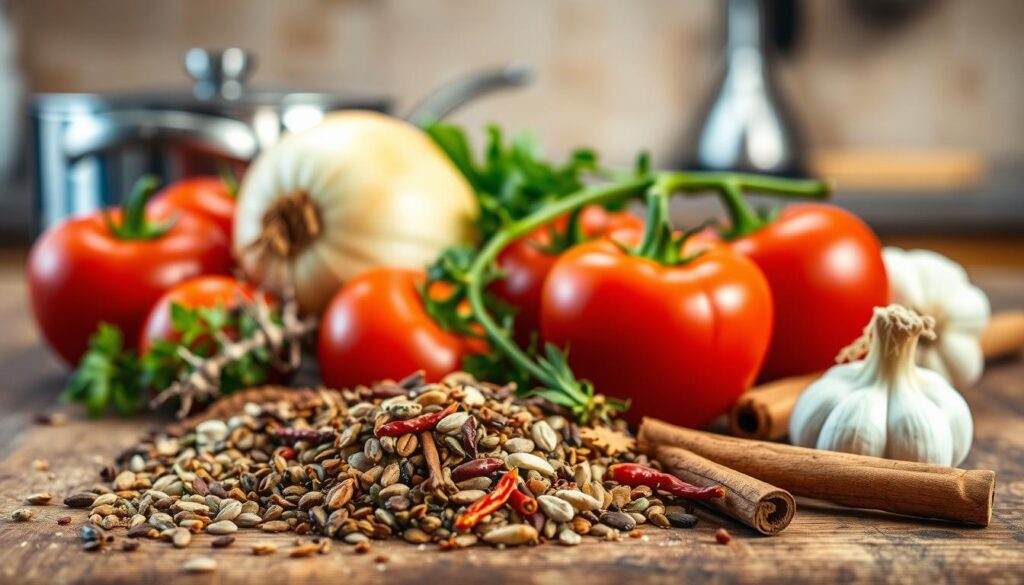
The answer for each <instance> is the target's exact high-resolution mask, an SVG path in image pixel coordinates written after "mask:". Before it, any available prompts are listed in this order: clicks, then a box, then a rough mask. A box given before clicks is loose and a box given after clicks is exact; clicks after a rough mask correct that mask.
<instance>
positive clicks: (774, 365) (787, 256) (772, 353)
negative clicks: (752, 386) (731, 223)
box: [731, 203, 889, 380]
mask: <svg viewBox="0 0 1024 585" xmlns="http://www.w3.org/2000/svg"><path fill="white" fill-rule="evenodd" d="M731 245H732V248H733V249H734V250H736V251H737V252H740V253H742V254H744V255H746V256H747V257H749V258H750V259H751V260H753V261H754V262H755V263H756V264H757V265H758V266H759V267H760V268H761V271H762V272H764V275H765V277H766V278H767V279H768V284H769V286H770V287H771V289H772V298H773V299H774V305H775V331H774V333H773V334H772V343H771V347H770V349H769V350H768V357H767V358H766V359H765V364H764V369H763V370H762V372H761V376H760V378H761V379H762V380H774V379H776V378H782V377H785V376H795V375H799V374H809V373H811V372H816V371H819V370H823V369H826V368H828V367H830V366H832V365H834V364H835V357H836V354H837V353H838V352H839V350H841V349H842V348H843V347H845V346H846V345H848V344H849V343H850V342H852V341H853V340H854V339H856V338H857V337H858V336H860V334H861V332H862V331H863V329H864V326H865V325H867V323H868V321H869V320H870V319H871V311H872V309H873V308H874V307H878V306H883V305H885V304H886V303H887V302H888V297H889V293H888V290H889V287H888V281H887V279H886V275H885V264H884V263H883V262H882V251H881V246H880V245H879V243H878V238H876V237H875V234H874V233H872V232H871V229H870V228H868V227H867V226H866V225H864V223H863V222H862V221H860V220H859V219H858V218H857V217H856V216H855V215H853V214H852V213H850V212H848V211H845V210H843V209H840V208H838V207H835V206H832V205H826V204H821V203H807V204H799V205H791V206H789V207H786V208H785V209H783V211H782V213H781V214H780V215H779V217H778V218H777V219H775V220H774V221H772V222H770V223H768V224H767V225H765V226H764V227H763V228H761V229H759V230H757V231H756V232H754V233H751V234H748V235H746V236H743V237H740V238H738V239H736V240H734V241H732V242H731Z"/></svg>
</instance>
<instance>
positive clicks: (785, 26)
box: [0, 0, 1024, 263]
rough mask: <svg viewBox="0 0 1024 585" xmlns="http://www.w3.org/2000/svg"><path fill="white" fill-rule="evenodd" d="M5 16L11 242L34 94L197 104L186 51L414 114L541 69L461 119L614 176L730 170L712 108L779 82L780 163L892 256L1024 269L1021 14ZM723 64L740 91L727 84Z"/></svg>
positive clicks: (482, 2)
mask: <svg viewBox="0 0 1024 585" xmlns="http://www.w3.org/2000/svg"><path fill="white" fill-rule="evenodd" d="M749 5H754V10H755V21H754V22H755V25H754V26H752V25H750V19H749V10H750V9H749ZM758 10H760V14H757V11H758ZM744 11H747V12H746V13H745V12H744ZM729 12H731V17H729V18H727V13H729ZM744 14H747V15H746V16H744ZM757 16H761V17H763V21H764V23H763V29H762V28H761V27H760V26H757V25H756V22H757V21H756V17H757ZM0 19H2V21H0V125H2V128H3V129H4V130H5V132H3V134H2V135H0V173H2V174H3V184H4V185H5V186H4V187H2V190H0V239H2V240H4V241H7V242H14V243H24V242H27V241H28V240H29V239H30V237H31V233H32V230H33V227H32V226H33V225H34V223H33V222H34V219H33V218H34V217H36V218H37V217H38V210H37V209H36V204H35V203H34V202H33V201H34V196H33V187H32V184H33V180H32V173H31V172H30V171H29V170H28V169H29V168H30V159H31V158H32V156H31V152H32V148H31V147H30V145H31V143H32V136H31V135H32V130H33V126H32V123H31V121H30V118H29V116H28V115H27V111H28V109H27V108H28V104H29V102H30V99H31V96H32V94H34V93H40V92H98V93H107V92H117V93H123V92H136V91H152V90H174V91H176V92H178V93H185V94H187V93H189V92H190V91H191V90H192V83H191V81H190V80H189V78H188V76H187V75H186V73H185V70H184V66H183V64H182V62H183V56H184V55H185V53H186V51H188V49H189V48H191V47H242V48H244V49H246V50H248V51H250V52H251V54H252V55H254V56H255V59H256V68H255V72H254V73H253V75H252V76H251V82H250V83H251V86H252V87H255V88H272V89H281V90H287V91H290V90H301V91H322V92H332V93H333V92H339V93H346V94H355V95H360V96H378V95H379V96H390V97H393V98H394V99H395V101H396V109H395V111H397V112H400V113H402V112H408V111H409V110H410V108H412V107H413V106H414V105H415V104H416V103H417V102H418V101H419V100H420V99H421V98H423V96H425V95H426V94H427V93H428V92H429V91H430V90H432V89H434V88H436V87H437V86H438V85H440V84H441V83H443V82H445V81H450V80H452V79H453V78H458V77H459V76H461V75H464V74H466V73H469V72H473V71H478V70H481V69H486V68H489V67H494V66H500V65H504V64H508V63H521V64H526V65H528V66H530V67H532V68H533V72H534V75H533V78H532V81H531V82H530V84H529V85H527V86H526V87H523V88H520V89H515V90H508V91H503V92H500V93H494V94H491V95H489V96H487V97H486V98H482V99H479V100H476V101H473V102H472V103H471V104H468V105H467V106H466V107H464V108H462V109H459V110H458V111H456V112H455V113H454V114H453V115H452V117H451V119H452V120H453V121H455V122H457V123H460V124H463V125H466V126H467V127H469V128H472V129H475V130H476V136H477V137H479V136H480V135H481V132H480V130H482V128H483V127H484V125H486V124H488V123H491V122H496V123H499V124H500V125H501V126H502V127H504V128H506V129H508V130H509V131H511V132H516V131H522V130H526V129H530V130H532V131H533V132H534V133H535V134H536V135H537V136H538V137H539V138H540V140H541V141H542V142H543V143H544V144H545V145H546V151H547V152H549V153H550V154H552V155H553V156H554V157H556V158H557V157H561V156H564V155H565V154H566V153H568V152H569V151H570V150H571V149H572V148H574V147H577V146H580V145H587V146H592V147H594V148H595V149H597V150H598V151H599V152H600V153H602V155H603V156H604V158H605V161H606V162H608V163H612V164H620V165H628V164H631V163H632V161H633V159H634V157H635V155H636V153H637V152H638V151H640V150H641V149H649V150H650V152H651V153H652V155H653V160H654V161H655V163H656V164H657V165H658V166H679V165H696V164H706V163H708V161H709V160H711V162H714V161H715V160H728V159H729V152H728V151H729V149H728V148H726V149H725V151H726V152H725V153H724V154H723V153H722V152H718V153H717V154H715V153H710V154H709V153H706V152H705V153H704V154H703V155H702V154H701V152H702V151H701V149H702V148H703V147H702V146H701V144H702V143H703V142H702V141H705V142H706V141H707V140H708V138H707V137H706V136H704V134H706V133H708V132H711V133H712V134H713V136H712V139H711V140H712V144H713V145H714V144H717V145H719V146H721V144H722V141H725V142H728V140H729V138H728V137H726V138H721V137H719V138H717V140H718V142H715V140H716V138H715V137H717V136H719V135H718V134H714V133H716V132H717V133H722V132H724V133H725V134H729V132H734V131H737V129H736V128H730V127H729V126H730V124H725V127H724V129H723V127H722V125H721V123H717V124H718V126H715V128H712V129H710V130H709V127H710V126H712V125H713V124H711V122H710V121H711V120H712V119H713V118H715V116H716V114H715V112H716V111H717V110H720V109H721V107H718V108H716V107H713V106H712V104H713V103H715V101H716V96H717V97H718V98H722V99H725V100H726V101H728V100H731V99H740V98H737V96H738V95H739V96H740V97H741V98H742V95H741V94H744V92H754V93H755V94H757V93H758V92H760V91H761V90H762V89H765V87H764V85H763V84H760V85H759V83H760V82H758V81H757V79H764V78H767V79H769V80H770V81H769V82H768V86H767V90H766V91H765V92H764V93H763V94H758V95H768V98H767V100H768V101H764V100H763V99H762V98H759V97H757V96H755V97H754V98H752V99H753V104H752V105H751V104H747V106H750V107H749V108H748V110H749V109H751V108H752V110H753V111H754V112H755V113H754V114H751V115H752V116H753V119H752V120H751V121H750V123H751V125H752V126H760V129H759V130H756V131H757V132H759V133H762V134H764V136H766V137H764V138H763V140H762V142H764V141H767V144H768V147H767V148H768V153H769V155H772V153H774V154H775V155H778V154H779V149H782V151H783V154H784V155H785V156H786V157H789V156H792V157H793V158H792V162H793V165H791V166H790V167H787V168H786V169H782V170H783V171H785V172H793V171H794V170H795V172H800V171H805V172H810V173H814V174H824V175H827V176H830V177H833V178H834V179H835V180H836V182H837V185H838V192H837V201H839V202H840V203H841V204H843V205H845V206H848V207H850V208H852V209H854V210H855V211H857V212H858V213H860V214H862V215H863V216H864V217H865V218H866V219H867V220H868V221H869V222H870V223H871V224H872V225H873V226H874V227H875V228H876V229H877V230H879V232H880V233H881V234H882V236H883V237H884V239H886V241H889V242H896V243H899V244H902V245H928V246H930V247H933V248H936V249H939V250H940V251H944V252H946V253H948V254H951V255H953V256H954V257H956V258H958V259H960V260H963V261H968V262H975V263H976V262H981V263H1017V262H1024V243H1022V242H1024V65H1022V63H1021V58H1022V56H1024V34H1022V30H1024V27H1022V25H1024V2H1020V1H1019V0H983V1H978V0H832V1H824V0H764V1H763V2H757V1H756V0H730V1H728V2H727V1H726V0H629V1H626V0H515V1H510V0H289V1H287V2H282V1H276V0H217V1H212V0H149V1H140V0H15V1H7V2H0ZM727 22H728V26H727ZM727 29H728V30H729V34H728V35H727V34H726V31H727ZM761 30H763V33H764V35H763V38H762V39H761V41H762V42H760V43H759V42H758V41H757V38H756V35H757V33H758V31H761ZM751 35H753V36H751ZM727 36H728V38H729V42H728V43H727ZM727 46H729V47H731V50H729V51H727V50H726V47H727ZM742 48H753V49H755V50H754V53H755V55H757V54H763V55H764V58H763V60H762V61H757V59H756V58H755V61H756V62H755V63H754V65H753V67H754V69H755V71H756V70H757V68H758V67H761V66H762V65H763V68H762V69H761V71H762V72H763V73H764V76H763V77H758V74H757V73H755V75H754V77H755V79H754V81H753V82H752V83H753V87H751V86H750V84H749V83H745V82H744V79H742V78H741V77H742V76H741V75H740V73H738V72H737V68H740V67H747V66H750V59H746V58H744V57H742V56H741V55H740V54H739V52H738V49H742ZM727 56H728V57H729V58H727ZM748 57H749V55H748ZM744 63H745V64H746V65H744ZM727 64H728V65H729V67H730V68H731V69H730V71H729V73H730V75H734V76H738V77H737V78H736V79H732V80H731V81H728V82H726V83H725V85H724V89H723V85H722V79H723V72H724V71H725V67H726V65H727ZM747 81H749V80H747ZM730 84H731V85H730ZM744 95H745V94H744ZM748 97H749V96H748ZM765 110H766V111H767V112H768V113H767V114H766V113H765V112H764V111H765ZM724 111H734V110H729V108H728V107H726V108H725V110H724ZM771 112H777V113H778V116H779V117H775V116H774V115H772V114H771ZM727 118H728V117H727ZM779 119H781V120H790V121H791V122H789V123H786V124H785V125H782V126H780V125H779V124H778V123H777V120H779ZM729 120H732V118H728V119H727V121H729ZM733 121H734V120H733ZM780 128H784V129H785V128H788V129H789V130H786V131H782V132H781V134H780ZM741 130H742V129H741ZM747 130H750V129H749V128H748V129H747ZM702 136H703V137H702ZM755 142H756V141H755ZM748 147H749V145H748ZM755 148H756V147H755ZM719 150H721V149H719ZM749 154H750V153H747V154H746V155H743V153H740V154H739V155H738V156H737V157H734V160H735V161H736V162H735V164H738V165H740V166H741V167H742V166H743V165H744V164H746V165H749V164H750V156H749ZM762 154H763V153H762ZM702 156H703V158H702ZM709 157H710V158H709ZM715 157H717V158H715ZM723 157H724V158H723ZM754 158H755V159H756V158H757V155H756V153H755V156H754ZM762 158H763V157H762ZM769 158H771V156H769ZM776 158H778V157H776ZM787 160H788V159H787ZM701 206H704V207H701ZM714 209H715V207H714V204H713V202H712V201H710V200H708V201H707V202H706V203H698V204H694V203H691V202H683V203H682V204H681V205H679V207H678V208H677V213H678V214H679V216H680V219H681V220H682V221H687V220H688V219H691V218H695V217H697V216H699V215H702V214H703V213H705V212H706V211H707V210H714Z"/></svg>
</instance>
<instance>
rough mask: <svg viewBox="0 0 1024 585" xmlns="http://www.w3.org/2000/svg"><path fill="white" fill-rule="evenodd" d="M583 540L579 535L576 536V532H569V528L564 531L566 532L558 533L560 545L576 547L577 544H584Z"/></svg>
mask: <svg viewBox="0 0 1024 585" xmlns="http://www.w3.org/2000/svg"><path fill="white" fill-rule="evenodd" d="M582 540H583V539H582V538H581V537H580V535H579V534H576V533H575V532H573V531H572V530H569V529H568V528H566V529H564V530H562V531H561V532H559V533H558V542H560V543H562V544H564V545H566V546H576V545H577V544H579V543H580V542H582Z"/></svg>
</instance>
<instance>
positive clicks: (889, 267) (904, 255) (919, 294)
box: [882, 247, 990, 389]
mask: <svg viewBox="0 0 1024 585" xmlns="http://www.w3.org/2000/svg"><path fill="white" fill-rule="evenodd" d="M882 257H883V258H884V260H885V269H886V272H887V273H888V276H889V302H892V303H897V304H900V305H904V306H906V307H909V308H911V309H913V310H915V311H917V312H918V313H919V314H921V315H928V316H930V317H932V318H934V319H935V340H934V341H925V342H923V343H921V344H920V345H919V346H918V348H917V354H916V355H917V363H918V365H921V366H924V367H926V368H928V369H930V370H935V371H936V372H938V373H940V374H942V375H943V376H945V377H946V379H947V380H949V381H950V382H952V383H953V385H954V386H956V387H957V388H960V389H964V388H969V387H970V386H971V385H972V384H974V383H975V382H977V381H978V378H980V377H981V372H982V370H983V369H984V366H985V359H984V357H983V356H982V353H981V344H980V343H979V338H980V337H981V333H982V330H984V329H985V325H987V324H988V320H989V315H990V309H989V303H988V298H987V297H986V296H985V293H984V292H982V291H981V289H979V288H978V287H976V286H974V285H973V284H971V281H970V280H968V278H967V272H966V271H965V270H964V269H963V268H962V267H961V266H960V265H959V264H957V263H956V262H954V261H952V260H950V259H949V258H946V257H945V256H943V255H942V254H938V253H936V252H932V251H930V250H901V249H899V248H891V247H890V248H885V250H883V251H882Z"/></svg>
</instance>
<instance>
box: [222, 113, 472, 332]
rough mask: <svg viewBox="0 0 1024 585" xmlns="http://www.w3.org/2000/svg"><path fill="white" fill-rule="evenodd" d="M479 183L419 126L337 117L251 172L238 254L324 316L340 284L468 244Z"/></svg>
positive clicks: (252, 271) (238, 220)
mask: <svg viewBox="0 0 1024 585" xmlns="http://www.w3.org/2000/svg"><path fill="white" fill-rule="evenodd" d="M478 213H479V210H478V208H477V203H476V199H475V198H474V196H473V192H472V189H471V188H470V186H469V184H468V183H467V182H466V181H465V179H464V178H463V177H462V175H461V174H460V173H459V171H458V169H456V168H455V166H454V165H453V164H452V163H451V162H450V161H449V160H448V158H447V157H446V156H445V155H444V153H443V152H441V150H440V149H439V148H438V147H437V146H436V145H435V144H434V143H433V142H432V141H431V140H430V138H429V137H427V135H426V134H424V133H423V132H422V131H420V130H419V129H418V128H415V127H413V126H411V125H409V124H407V123H406V122H403V121H401V120H398V119H396V118H392V117H389V116H385V115H383V114H379V113H375V112H364V111H344V112H338V113H335V114H331V115H329V116H327V117H326V118H324V120H323V121H322V122H321V123H320V124H318V125H316V126H314V127H313V128H310V129H308V130H304V131H302V132H297V133H295V134H290V135H288V136H286V137H285V138H283V139H282V140H281V141H280V142H278V143H277V144H275V145H274V146H273V147H272V148H270V149H269V150H267V151H266V152H265V153H263V154H262V155H261V156H260V157H259V158H258V159H257V160H256V162H255V163H254V164H253V165H252V167H251V168H250V169H249V171H248V172H247V173H246V175H245V178H244V180H243V181H242V185H241V190H240V192H239V196H238V208H237V211H236V213H235V226H234V252H235V255H236V257H237V259H238V262H239V265H240V266H241V267H242V269H243V271H244V272H245V273H246V275H247V276H248V277H249V278H251V279H253V280H254V281H256V282H257V283H260V284H262V285H263V286H264V287H266V288H267V289H269V290H270V291H272V292H278V293H279V292H281V291H282V289H283V285H284V282H285V280H284V279H285V278H291V279H292V282H293V283H294V287H295V292H296V295H297V297H298V301H299V306H300V307H301V309H302V310H303V311H304V312H307V313H315V314H319V313H321V312H322V311H323V309H324V308H325V307H326V305H327V303H328V302H329V301H330V299H331V298H332V297H333V295H334V293H335V292H336V291H337V290H338V288H339V287H340V286H341V284H342V283H344V282H345V281H346V280H348V279H349V278H352V277H353V276H355V275H357V274H359V273H361V272H363V271H365V270H367V269H369V268H372V267H375V266H381V265H389V266H400V267H408V268H422V267H424V266H426V265H428V264H430V263H431V262H433V261H434V260H435V259H436V257H437V256H438V254H439V253H440V252H441V251H442V250H444V249H445V248H446V247H449V246H452V245H455V244H458V243H461V242H466V241H470V240H471V239H472V238H473V236H474V231H475V230H474V225H475V223H474V222H475V219H476V217H477V214H478Z"/></svg>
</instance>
